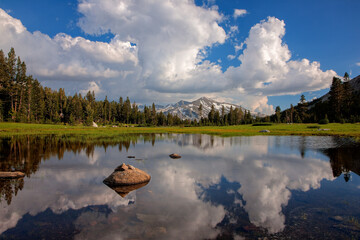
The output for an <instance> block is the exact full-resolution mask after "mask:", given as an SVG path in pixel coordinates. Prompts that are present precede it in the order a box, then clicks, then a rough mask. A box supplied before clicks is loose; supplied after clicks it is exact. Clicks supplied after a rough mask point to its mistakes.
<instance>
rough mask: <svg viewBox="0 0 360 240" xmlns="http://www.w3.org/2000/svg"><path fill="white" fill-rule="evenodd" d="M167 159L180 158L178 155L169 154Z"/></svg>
mask: <svg viewBox="0 0 360 240" xmlns="http://www.w3.org/2000/svg"><path fill="white" fill-rule="evenodd" d="M169 157H171V158H181V156H180V155H179V154H176V153H172V154H170V155H169Z"/></svg>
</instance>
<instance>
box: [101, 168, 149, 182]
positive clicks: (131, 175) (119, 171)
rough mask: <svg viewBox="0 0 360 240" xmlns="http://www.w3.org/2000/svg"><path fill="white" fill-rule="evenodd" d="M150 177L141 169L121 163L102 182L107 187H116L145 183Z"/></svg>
mask: <svg viewBox="0 0 360 240" xmlns="http://www.w3.org/2000/svg"><path fill="white" fill-rule="evenodd" d="M150 179H151V177H150V175H149V174H147V173H146V172H144V171H143V170H140V169H138V168H135V167H134V166H131V165H126V164H125V163H123V164H121V165H120V166H118V167H117V168H116V169H115V170H114V172H113V173H112V174H110V176H108V177H107V178H105V179H104V181H103V182H104V183H105V184H106V185H108V186H109V187H117V186H129V185H135V184H141V183H147V182H149V181H150Z"/></svg>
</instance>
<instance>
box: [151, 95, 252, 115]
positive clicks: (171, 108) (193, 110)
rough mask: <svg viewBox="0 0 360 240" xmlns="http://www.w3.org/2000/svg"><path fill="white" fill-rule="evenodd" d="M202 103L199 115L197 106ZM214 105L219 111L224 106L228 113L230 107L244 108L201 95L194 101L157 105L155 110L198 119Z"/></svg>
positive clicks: (243, 109) (206, 113) (225, 111)
mask: <svg viewBox="0 0 360 240" xmlns="http://www.w3.org/2000/svg"><path fill="white" fill-rule="evenodd" d="M200 104H201V105H202V114H201V116H200V112H199V107H200ZM212 105H214V108H215V110H218V111H219V112H220V113H221V109H222V107H223V106H224V113H225V114H226V113H229V112H230V108H231V107H232V108H233V109H235V108H238V109H241V110H242V111H243V112H244V111H245V110H246V109H245V108H243V107H241V106H239V105H236V104H231V103H225V102H218V101H215V100H213V99H211V98H207V97H201V98H199V99H197V100H195V101H192V102H188V101H183V100H181V101H179V102H177V103H175V104H168V105H166V106H157V107H156V111H157V112H163V113H164V114H168V113H171V114H172V115H177V116H178V117H179V118H181V119H183V120H184V119H190V120H194V119H196V120H199V119H200V118H201V117H203V118H205V117H207V116H208V114H209V112H210V111H211V106H212Z"/></svg>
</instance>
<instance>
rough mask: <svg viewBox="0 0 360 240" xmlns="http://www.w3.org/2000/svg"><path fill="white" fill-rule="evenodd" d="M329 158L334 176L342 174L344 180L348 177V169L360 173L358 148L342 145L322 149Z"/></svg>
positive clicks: (359, 152)
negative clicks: (341, 146)
mask: <svg viewBox="0 0 360 240" xmlns="http://www.w3.org/2000/svg"><path fill="white" fill-rule="evenodd" d="M324 152H325V153H326V155H328V156H329V158H330V164H331V168H332V171H333V175H334V177H339V176H340V175H341V174H342V173H343V174H344V179H345V181H346V182H347V181H349V179H350V171H351V172H354V173H356V174H357V175H360V148H359V146H354V147H343V148H330V149H326V150H325V151H324Z"/></svg>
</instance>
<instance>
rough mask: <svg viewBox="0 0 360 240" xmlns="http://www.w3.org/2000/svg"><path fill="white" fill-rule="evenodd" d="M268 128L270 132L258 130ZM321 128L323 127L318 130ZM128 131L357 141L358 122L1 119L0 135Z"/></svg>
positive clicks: (106, 134) (359, 135)
mask: <svg viewBox="0 0 360 240" xmlns="http://www.w3.org/2000/svg"><path fill="white" fill-rule="evenodd" d="M263 129H267V130H269V131H270V133H260V132H259V131H260V130H263ZM319 129H322V130H319ZM129 133H138V134H143V133H188V134H192V133H198V134H210V135H218V136H223V137H229V136H255V135H275V136H279V135H280V136H281V135H298V136H341V137H353V138H355V139H356V140H357V141H360V124H338V123H331V124H327V125H319V124H273V125H271V126H252V125H238V126H222V127H218V126H204V127H111V126H107V127H99V128H94V127H84V126H65V125H51V124H28V123H0V137H6V136H14V135H45V134H55V135H68V134H75V135H83V136H87V137H114V136H118V135H123V134H129Z"/></svg>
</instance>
